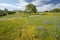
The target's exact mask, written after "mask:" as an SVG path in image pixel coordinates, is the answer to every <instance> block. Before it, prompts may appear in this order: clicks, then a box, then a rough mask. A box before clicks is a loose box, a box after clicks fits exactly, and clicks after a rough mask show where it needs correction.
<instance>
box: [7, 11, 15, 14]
mask: <svg viewBox="0 0 60 40" xmlns="http://www.w3.org/2000/svg"><path fill="white" fill-rule="evenodd" d="M14 13H16V12H14V11H9V12H8V14H14Z"/></svg>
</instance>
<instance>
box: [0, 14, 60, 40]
mask: <svg viewBox="0 0 60 40" xmlns="http://www.w3.org/2000/svg"><path fill="white" fill-rule="evenodd" d="M45 14H47V15H43V14H40V15H39V16H34V17H27V18H23V19H19V18H18V17H20V16H19V15H18V16H16V15H17V14H13V15H14V16H12V15H11V17H13V18H14V17H17V19H13V20H0V40H60V14H59V13H55V14H52V13H49V14H48V13H45ZM0 18H1V19H3V18H10V17H8V16H5V17H0Z"/></svg>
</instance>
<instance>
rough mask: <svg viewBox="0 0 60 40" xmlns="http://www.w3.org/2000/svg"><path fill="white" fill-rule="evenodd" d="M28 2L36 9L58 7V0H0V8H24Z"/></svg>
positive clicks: (59, 3)
mask: <svg viewBox="0 0 60 40" xmlns="http://www.w3.org/2000/svg"><path fill="white" fill-rule="evenodd" d="M29 3H32V4H34V5H36V8H37V10H38V11H45V10H52V9H54V8H60V0H0V9H5V8H7V9H8V10H25V7H26V5H27V4H29Z"/></svg>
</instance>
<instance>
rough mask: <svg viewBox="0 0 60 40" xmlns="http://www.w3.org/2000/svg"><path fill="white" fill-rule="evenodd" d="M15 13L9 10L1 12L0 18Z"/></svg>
mask: <svg viewBox="0 0 60 40" xmlns="http://www.w3.org/2000/svg"><path fill="white" fill-rule="evenodd" d="M14 13H15V12H14V11H9V10H8V9H4V10H0V16H6V15H10V14H14Z"/></svg>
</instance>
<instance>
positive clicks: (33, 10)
mask: <svg viewBox="0 0 60 40" xmlns="http://www.w3.org/2000/svg"><path fill="white" fill-rule="evenodd" d="M25 11H26V12H30V13H36V12H37V9H36V6H35V5H33V4H28V5H27V6H26V10H25Z"/></svg>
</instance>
